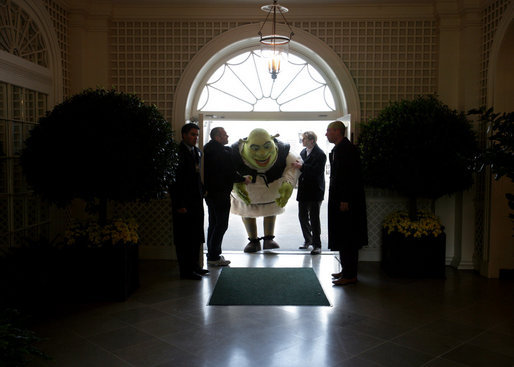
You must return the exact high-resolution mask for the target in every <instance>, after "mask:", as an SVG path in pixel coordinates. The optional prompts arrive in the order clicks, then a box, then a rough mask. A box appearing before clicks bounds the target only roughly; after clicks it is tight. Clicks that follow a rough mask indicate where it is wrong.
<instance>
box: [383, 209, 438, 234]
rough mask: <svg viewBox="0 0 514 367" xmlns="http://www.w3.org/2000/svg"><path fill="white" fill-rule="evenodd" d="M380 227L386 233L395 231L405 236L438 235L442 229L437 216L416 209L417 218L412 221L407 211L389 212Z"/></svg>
mask: <svg viewBox="0 0 514 367" xmlns="http://www.w3.org/2000/svg"><path fill="white" fill-rule="evenodd" d="M382 227H383V228H384V230H385V231H386V232H387V234H391V233H395V232H396V233H400V234H402V235H403V236H404V237H406V238H408V237H410V238H423V237H439V236H440V235H441V234H442V233H443V231H444V226H443V225H442V224H441V220H440V219H439V217H437V216H435V215H434V214H432V213H430V212H428V211H424V210H418V212H417V220H414V221H413V220H412V219H411V218H410V217H409V213H408V212H407V211H397V212H393V213H390V214H389V215H387V216H386V217H385V219H384V222H383V223H382Z"/></svg>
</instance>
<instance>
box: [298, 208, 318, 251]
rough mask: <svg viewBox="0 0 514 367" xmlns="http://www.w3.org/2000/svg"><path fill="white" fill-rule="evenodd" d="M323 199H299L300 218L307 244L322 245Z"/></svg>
mask: <svg viewBox="0 0 514 367" xmlns="http://www.w3.org/2000/svg"><path fill="white" fill-rule="evenodd" d="M320 207H321V201H299V202H298V219H299V220H300V226H301V227H302V234H303V238H304V240H305V244H306V245H312V246H313V247H321V224H320V219H319V208H320Z"/></svg>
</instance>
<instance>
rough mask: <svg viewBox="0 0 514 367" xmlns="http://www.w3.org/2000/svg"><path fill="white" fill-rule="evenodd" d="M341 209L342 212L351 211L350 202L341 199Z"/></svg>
mask: <svg viewBox="0 0 514 367" xmlns="http://www.w3.org/2000/svg"><path fill="white" fill-rule="evenodd" d="M339 210H340V211H342V212H347V211H349V210H350V204H348V203H347V202H344V201H341V203H339Z"/></svg>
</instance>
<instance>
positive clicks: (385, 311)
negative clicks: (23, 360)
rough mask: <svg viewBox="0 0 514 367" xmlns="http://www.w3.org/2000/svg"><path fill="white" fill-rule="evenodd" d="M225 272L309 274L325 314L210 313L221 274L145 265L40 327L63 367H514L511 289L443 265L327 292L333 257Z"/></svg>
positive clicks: (279, 258)
mask: <svg viewBox="0 0 514 367" xmlns="http://www.w3.org/2000/svg"><path fill="white" fill-rule="evenodd" d="M227 257H228V258H230V260H232V264H231V266H233V267H247V266H252V267H312V268H313V269H314V270H315V272H316V274H317V275H318V278H319V280H320V282H321V284H322V286H323V288H324V290H325V293H326V295H327V297H328V299H329V300H330V302H331V304H332V306H330V307H305V306H304V307H291V306H288V307H269V306H256V307H247V306H208V305H207V303H208V301H209V297H210V295H211V293H212V290H213V287H214V285H215V283H216V280H217V277H218V275H219V272H220V269H219V268H211V274H210V276H208V277H205V278H204V279H203V280H201V281H193V280H179V279H178V276H177V274H178V272H177V269H176V265H175V263H173V262H171V261H144V262H142V263H141V267H140V268H141V286H140V288H139V289H138V290H137V291H136V292H135V293H134V294H133V295H132V296H131V297H130V298H129V299H128V300H127V301H126V302H121V303H102V304H89V305H74V306H63V307H56V308H55V312H54V313H55V314H54V315H53V316H52V317H50V316H49V318H48V320H46V321H44V322H41V324H39V325H38V326H37V328H36V330H37V332H38V334H39V335H40V336H43V337H46V338H48V339H47V340H46V341H45V342H43V343H42V344H41V346H40V347H41V348H42V349H44V350H45V351H46V352H47V353H48V354H50V355H51V356H53V358H54V360H53V361H52V362H49V363H33V364H32V365H31V366H59V367H61V366H62V367H81V366H88V367H104V366H105V367H122V366H123V367H127V366H145V367H150V366H159V367H171V366H174V367H180V366H187V367H195V366H216V367H220V366H222V367H225V366H238V367H240V366H242V367H246V366H266V367H268V366H280V367H282V366H284V367H286V366H287V367H289V366H298V367H300V366H309V367H313V366H316V367H317V366H339V367H343V366H344V367H348V366H359V367H364V366H369V367H371V366H374V367H376V366H391V367H401V366H406V367H415V366H431V367H434V366H437V367H459V366H460V367H462V366H487V367H493V366H498V367H500V366H506V367H512V366H514V313H513V306H514V282H512V281H499V280H491V279H485V278H483V277H480V276H478V275H476V274H474V273H473V272H470V271H457V270H455V269H452V268H447V279H446V280H441V279H419V280H415V279H394V278H389V277H388V276H386V275H384V274H383V273H382V272H381V270H380V268H379V264H378V263H372V262H361V263H360V272H359V283H358V284H356V285H350V286H346V287H333V286H332V285H331V281H330V280H331V279H330V273H331V272H333V271H336V270H338V262H337V260H336V259H335V258H334V256H332V255H329V254H325V255H320V256H311V255H292V254H279V255H273V254H243V253H238V254H230V255H227Z"/></svg>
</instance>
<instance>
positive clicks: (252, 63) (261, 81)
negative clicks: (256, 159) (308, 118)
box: [197, 50, 336, 112]
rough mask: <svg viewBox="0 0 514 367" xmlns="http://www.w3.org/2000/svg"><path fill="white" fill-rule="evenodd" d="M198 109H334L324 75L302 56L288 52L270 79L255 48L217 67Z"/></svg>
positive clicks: (330, 110) (211, 110) (303, 110)
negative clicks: (275, 74) (279, 69)
mask: <svg viewBox="0 0 514 367" xmlns="http://www.w3.org/2000/svg"><path fill="white" fill-rule="evenodd" d="M197 109H198V111H200V112H217V111H240V112H293V111H294V112H334V111H335V110H336V107H335V102H334V97H333V93H332V91H331V90H330V87H329V85H328V84H327V81H326V80H325V78H324V77H323V76H322V75H321V74H320V73H319V72H318V71H317V70H316V69H315V68H314V67H313V66H312V65H311V64H309V63H308V62H307V61H306V60H305V59H303V58H302V57H300V56H298V55H294V54H290V55H289V57H288V59H287V60H284V61H283V62H282V65H281V71H280V73H279V74H278V76H277V77H276V78H275V79H273V78H272V77H271V75H270V74H269V73H268V67H267V61H266V60H265V59H263V57H262V56H261V55H260V54H259V52H258V51H256V50H251V51H245V52H242V53H240V54H238V55H237V56H235V57H232V58H230V59H229V60H228V61H226V62H225V63H223V65H221V66H220V67H218V68H217V69H216V70H215V71H214V72H213V73H212V75H211V76H210V78H209V79H208V80H207V83H206V84H205V86H204V87H203V90H202V93H201V95H200V98H199V101H198V107H197Z"/></svg>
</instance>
